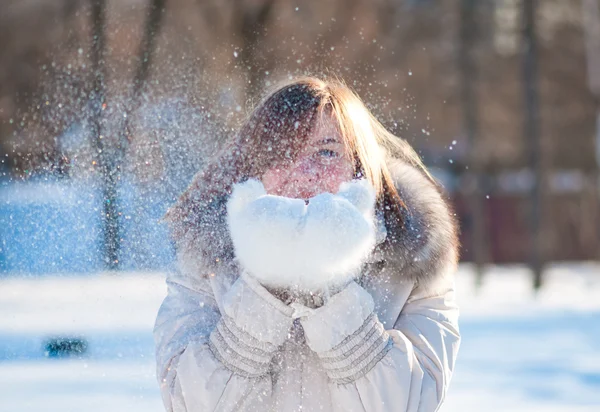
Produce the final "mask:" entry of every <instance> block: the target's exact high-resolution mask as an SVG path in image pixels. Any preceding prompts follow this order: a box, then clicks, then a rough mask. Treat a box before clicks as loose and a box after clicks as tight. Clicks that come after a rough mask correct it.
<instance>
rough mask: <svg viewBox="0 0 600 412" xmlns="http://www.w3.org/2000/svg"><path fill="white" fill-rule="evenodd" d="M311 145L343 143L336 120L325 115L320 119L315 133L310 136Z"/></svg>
mask: <svg viewBox="0 0 600 412" xmlns="http://www.w3.org/2000/svg"><path fill="white" fill-rule="evenodd" d="M308 140H309V142H310V143H321V144H328V143H342V138H341V135H340V131H339V128H338V126H337V123H336V120H335V118H333V117H331V116H328V115H323V116H321V118H320V119H319V121H318V122H317V124H316V127H315V128H314V130H313V132H312V133H310V134H309V136H308Z"/></svg>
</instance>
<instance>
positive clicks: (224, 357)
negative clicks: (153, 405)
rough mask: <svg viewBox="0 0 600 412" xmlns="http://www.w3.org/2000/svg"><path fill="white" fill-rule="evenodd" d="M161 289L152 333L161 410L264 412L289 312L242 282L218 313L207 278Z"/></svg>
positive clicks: (172, 282) (174, 278)
mask: <svg viewBox="0 0 600 412" xmlns="http://www.w3.org/2000/svg"><path fill="white" fill-rule="evenodd" d="M167 285H168V294H167V296H166V298H165V299H164V301H163V303H162V305H161V307H160V309H159V312H158V315H157V319H156V323H155V326H154V339H155V344H156V360H157V379H158V381H159V385H160V389H161V395H162V398H163V402H164V405H165V408H166V410H167V411H173V412H182V411H188V412H192V411H194V412H195V411H204V412H205V411H231V410H236V411H244V410H267V409H268V404H269V402H270V401H271V388H272V383H271V375H270V374H269V367H270V363H271V359H272V357H273V355H274V354H275V352H276V351H277V349H278V347H279V346H280V345H281V343H283V340H284V339H285V338H286V337H287V334H288V332H289V329H290V326H291V324H292V319H291V316H290V315H291V311H292V309H291V308H290V307H288V306H286V305H285V304H284V303H283V302H281V301H279V300H278V299H277V298H275V297H274V296H272V295H271V294H270V293H269V292H268V291H267V290H266V289H264V288H263V287H262V286H261V285H260V284H258V282H257V281H256V280H254V279H252V278H249V277H247V276H246V275H241V276H240V277H239V278H238V279H237V280H236V281H235V283H234V284H233V285H232V287H231V289H229V290H228V291H227V292H226V293H225V294H224V295H223V297H222V305H220V306H219V305H217V302H216V301H215V298H214V295H213V292H212V289H211V287H210V280H208V279H195V280H192V279H190V277H189V276H182V275H181V274H180V273H177V272H176V273H174V274H172V275H170V276H169V278H168V279H167ZM219 308H220V309H219Z"/></svg>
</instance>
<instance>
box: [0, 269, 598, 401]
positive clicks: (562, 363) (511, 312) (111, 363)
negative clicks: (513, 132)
mask: <svg viewBox="0 0 600 412" xmlns="http://www.w3.org/2000/svg"><path fill="white" fill-rule="evenodd" d="M530 283H531V282H530V278H529V276H528V274H527V271H526V270H524V269H523V268H522V267H516V266H515V267H493V268H490V270H488V272H487V274H486V277H485V280H484V283H483V285H482V287H481V288H480V289H479V291H476V289H475V288H474V277H473V274H472V272H471V270H470V268H469V267H468V266H462V267H461V269H460V273H459V276H458V294H459V302H460V304H461V309H462V312H461V330H462V335H463V343H462V347H461V351H460V353H459V357H458V362H457V366H456V373H455V375H454V380H453V382H452V385H451V388H450V392H449V394H448V398H447V402H446V404H445V405H444V407H443V408H442V411H443V412H454V411H461V412H470V411H481V410H485V411H488V412H490V411H491V412H494V411H513V412H515V411H532V410H533V411H547V412H550V411H569V412H580V411H581V412H582V411H599V410H600V266H598V265H593V264H589V265H585V264H580V265H557V266H554V267H552V268H551V269H550V270H549V272H548V274H547V279H546V285H545V287H544V289H543V290H542V291H541V292H540V293H538V294H537V296H536V295H534V294H533V293H532V292H531V288H530ZM165 293H166V286H165V284H164V275H162V274H156V273H143V274H142V273H129V274H125V273H124V274H118V275H111V274H103V275H96V276H89V275H87V276H84V277H73V276H50V275H48V276H44V277H33V278H23V277H18V278H16V277H8V278H0V411H47V412H53V411H57V412H58V411H60V412H68V411H90V412H101V411H102V412H105V411H111V412H118V411H128V412H130V411H144V412H154V411H156V412H159V411H163V406H162V403H161V400H160V395H159V392H158V386H157V383H156V381H155V372H154V347H153V340H152V326H153V322H154V317H155V316H156V312H157V310H158V307H159V305H160V303H161V301H162V298H163V297H164V294H165ZM52 336H82V337H84V338H85V339H86V340H87V342H88V345H89V346H88V350H87V353H86V355H84V356H83V357H82V358H79V359H77V358H70V359H69V358H62V359H60V358H58V359H57V358H48V357H46V356H45V353H44V343H45V341H46V339H48V338H49V337H52Z"/></svg>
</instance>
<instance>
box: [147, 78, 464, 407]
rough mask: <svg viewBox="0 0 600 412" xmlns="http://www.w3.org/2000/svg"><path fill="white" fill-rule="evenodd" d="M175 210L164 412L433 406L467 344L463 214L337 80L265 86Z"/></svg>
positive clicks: (165, 319) (163, 319) (162, 320)
mask: <svg viewBox="0 0 600 412" xmlns="http://www.w3.org/2000/svg"><path fill="white" fill-rule="evenodd" d="M166 219H167V220H168V222H169V223H170V225H171V230H172V233H173V236H174V238H175V241H176V247H177V254H178V264H179V266H178V268H179V269H178V271H176V272H175V273H173V274H170V275H169V276H168V278H167V284H168V296H167V297H166V298H165V300H164V302H163V304H162V306H161V308H160V310H159V313H158V316H157V320H156V324H155V328H154V335H155V341H156V347H157V352H156V355H157V375H158V380H159V383H160V387H161V393H162V397H163V400H164V403H165V407H166V409H167V410H169V411H171V410H172V411H300V410H303V411H317V410H319V411H321V410H322V411H368V412H375V411H435V410H437V409H438V408H439V406H440V404H441V403H442V402H443V400H444V397H445V395H446V391H447V389H448V385H449V382H450V378H451V375H452V371H453V369H454V363H455V360H456V355H457V351H458V347H459V342H460V335H459V331H458V325H457V321H458V308H457V306H456V303H455V299H454V279H453V277H454V273H455V270H456V263H457V256H458V251H457V250H458V242H457V234H456V225H455V220H454V218H453V214H452V213H451V212H450V211H449V209H448V207H447V205H446V204H445V202H444V200H443V199H442V197H441V195H440V192H439V190H438V187H437V185H436V184H435V183H434V181H433V179H432V178H431V177H430V175H429V174H428V173H427V171H426V170H425V168H424V166H423V164H422V163H421V161H420V159H419V158H418V156H417V155H416V153H415V152H414V151H413V150H412V148H411V147H410V146H409V145H408V144H407V143H406V142H404V141H403V140H401V139H399V138H397V137H395V136H393V135H392V134H390V133H389V132H387V131H386V130H385V128H384V127H383V126H382V125H381V124H380V123H379V122H378V121H377V120H376V119H375V118H374V117H373V116H372V115H371V114H370V112H369V111H368V110H367V108H366V107H365V106H364V104H363V103H362V102H361V100H360V99H359V98H358V97H357V96H356V95H355V94H354V93H353V92H352V91H351V90H350V89H349V88H348V87H346V86H345V85H344V84H343V83H341V82H339V81H322V80H320V79H316V78H300V79H296V80H294V81H291V82H289V83H287V84H285V85H283V86H280V87H279V88H278V89H277V90H275V91H274V92H273V93H271V94H270V95H268V96H267V97H266V98H265V99H264V100H263V101H262V102H261V103H260V104H259V105H258V106H257V107H256V109H255V110H254V111H253V112H252V114H251V115H250V117H249V118H248V120H247V121H246V122H245V123H244V125H243V126H242V127H241V129H240V131H239V133H238V134H237V136H236V138H235V140H234V141H233V142H232V143H231V144H230V145H229V146H227V147H226V148H225V150H223V152H222V153H221V154H220V155H218V156H216V157H215V159H213V160H212V161H211V162H210V163H209V164H208V165H207V166H206V167H205V168H204V169H203V170H202V171H201V172H199V173H198V174H197V175H196V176H195V178H194V180H193V182H192V184H191V185H190V186H189V188H188V189H187V190H186V191H185V192H184V193H183V195H182V196H181V197H180V199H179V200H178V202H177V203H176V204H175V205H174V206H173V207H172V208H171V209H170V210H169V211H168V212H167V215H166Z"/></svg>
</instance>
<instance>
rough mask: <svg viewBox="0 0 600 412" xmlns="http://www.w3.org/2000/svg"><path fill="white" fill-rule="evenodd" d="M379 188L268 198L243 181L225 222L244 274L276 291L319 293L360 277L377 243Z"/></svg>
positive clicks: (254, 183) (361, 184) (362, 184)
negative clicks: (376, 210) (308, 195)
mask: <svg viewBox="0 0 600 412" xmlns="http://www.w3.org/2000/svg"><path fill="white" fill-rule="evenodd" d="M374 207H375V190H374V189H373V187H372V186H371V185H370V183H369V182H368V181H367V180H366V179H362V180H353V181H351V182H346V183H343V184H342V185H341V186H340V189H339V191H338V193H337V194H331V193H321V194H319V195H317V196H314V197H312V198H310V199H309V201H308V204H306V202H305V201H304V200H303V199H295V198H288V197H282V196H275V195H268V194H267V193H266V191H265V188H264V186H263V184H262V183H261V182H260V181H258V180H255V179H250V180H248V181H246V182H244V183H239V184H237V185H235V186H234V187H233V192H232V194H231V197H230V199H229V201H228V203H227V215H228V216H227V223H228V225H229V231H230V234H231V239H232V241H233V246H234V249H235V255H236V257H237V259H238V261H239V263H240V264H241V267H242V268H243V270H245V271H246V272H247V273H248V274H250V275H252V276H253V277H255V278H256V279H258V280H259V281H260V282H261V283H262V284H263V285H265V286H267V287H272V288H284V289H288V290H296V291H301V292H302V291H305V292H318V291H324V290H329V289H330V288H334V287H339V286H341V285H344V284H346V283H348V282H349V281H350V280H351V279H352V278H354V277H356V276H357V275H358V274H359V270H360V268H361V266H362V264H363V263H364V261H365V260H366V259H367V258H368V256H369V254H370V253H371V251H372V249H373V247H374V245H375V225H374Z"/></svg>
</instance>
